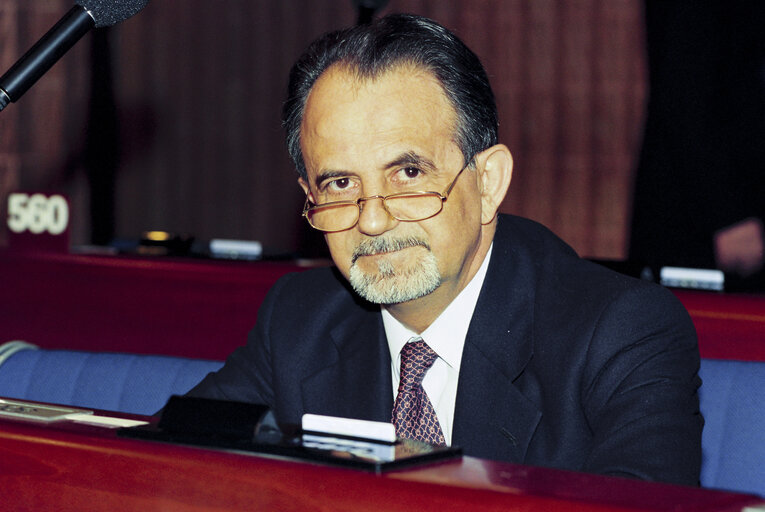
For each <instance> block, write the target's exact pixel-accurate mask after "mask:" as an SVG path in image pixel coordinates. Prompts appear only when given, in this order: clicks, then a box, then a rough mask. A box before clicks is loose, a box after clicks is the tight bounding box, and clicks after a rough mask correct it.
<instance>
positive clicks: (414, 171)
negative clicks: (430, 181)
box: [399, 167, 424, 180]
mask: <svg viewBox="0 0 765 512" xmlns="http://www.w3.org/2000/svg"><path fill="white" fill-rule="evenodd" d="M399 172H400V174H401V175H402V176H403V178H405V179H409V180H412V179H414V178H419V177H420V176H422V175H423V174H424V173H423V172H422V169H420V168H418V167H404V168H403V169H401V170H400V171H399Z"/></svg>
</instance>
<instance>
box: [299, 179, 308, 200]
mask: <svg viewBox="0 0 765 512" xmlns="http://www.w3.org/2000/svg"><path fill="white" fill-rule="evenodd" d="M298 185H300V188H302V189H303V192H305V195H307V196H309V195H311V189H310V188H309V187H308V182H307V181H306V180H304V179H303V178H298Z"/></svg>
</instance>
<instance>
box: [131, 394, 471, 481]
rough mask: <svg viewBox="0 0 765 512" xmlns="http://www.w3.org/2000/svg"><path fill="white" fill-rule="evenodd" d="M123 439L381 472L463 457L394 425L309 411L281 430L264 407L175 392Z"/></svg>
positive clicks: (459, 453) (453, 448)
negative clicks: (404, 434) (152, 420)
mask: <svg viewBox="0 0 765 512" xmlns="http://www.w3.org/2000/svg"><path fill="white" fill-rule="evenodd" d="M119 435H121V436H124V437H131V438H138V439H144V440H153V441H161V442H167V443H175V444H184V445H193V446H203V447H209V448H220V449H226V450H235V451H238V452H249V453H254V454H260V455H269V456H277V457H285V458H289V459H291V460H298V461H307V462H315V463H323V464H331V465H336V466H344V467H350V468H357V469H361V470H365V471H371V472H374V473H382V472H385V471H388V470H391V469H398V468H401V467H405V466H412V465H418V464H424V463H429V462H433V461H440V460H445V459H451V458H455V457H459V456H461V455H462V451H461V449H460V448H457V447H450V446H433V445H430V444H427V443H422V442H419V441H412V440H408V439H396V435H395V431H394V428H393V425H392V424H390V423H382V422H374V421H365V420H354V419H348V418H336V417H328V416H319V415H312V414H306V415H305V416H304V417H303V423H302V425H301V428H299V429H296V431H295V432H293V433H287V432H283V431H282V430H281V429H280V427H279V425H278V424H277V423H276V420H275V418H274V415H273V413H272V412H271V411H270V409H269V408H268V407H267V406H265V405H256V404H247V403H241V402H228V401H223V400H211V399H207V398H195V397H181V396H173V397H171V398H170V400H169V401H168V403H167V405H166V406H165V408H164V409H163V411H162V416H161V419H160V420H159V422H158V423H157V424H149V425H143V426H137V427H133V428H124V429H120V430H119Z"/></svg>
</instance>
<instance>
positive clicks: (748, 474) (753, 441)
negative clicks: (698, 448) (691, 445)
mask: <svg viewBox="0 0 765 512" xmlns="http://www.w3.org/2000/svg"><path fill="white" fill-rule="evenodd" d="M699 374H700V376H701V379H702V380H703V381H704V382H703V384H702V386H701V388H700V389H699V398H700V400H701V412H702V414H703V415H704V419H705V420H706V423H705V425H704V432H703V436H702V453H703V458H702V464H701V485H702V486H704V487H713V488H718V489H727V490H735V491H742V492H750V493H755V494H759V495H762V496H765V362H752V361H723V360H714V359H702V360H701V370H700V372H699Z"/></svg>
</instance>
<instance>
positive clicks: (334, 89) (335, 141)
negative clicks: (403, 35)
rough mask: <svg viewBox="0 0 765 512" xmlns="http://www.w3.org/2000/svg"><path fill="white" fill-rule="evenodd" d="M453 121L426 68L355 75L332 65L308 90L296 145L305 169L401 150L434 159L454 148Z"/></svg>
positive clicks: (368, 162)
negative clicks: (298, 140) (301, 153)
mask: <svg viewBox="0 0 765 512" xmlns="http://www.w3.org/2000/svg"><path fill="white" fill-rule="evenodd" d="M455 125H456V112H455V110H454V107H453V106H452V104H451V102H450V101H449V99H448V98H447V96H446V94H445V93H444V90H443V88H442V86H441V84H440V83H439V82H438V80H437V79H436V78H435V76H433V74H432V73H430V72H429V71H427V70H424V69H421V68H417V67H413V66H406V65H401V66H397V67H394V68H392V69H391V70H389V71H386V72H384V73H382V74H380V75H379V76H377V77H375V78H359V77H358V76H357V75H356V74H355V73H354V72H353V71H350V70H348V69H347V68H345V67H343V66H339V65H335V66H332V67H330V68H329V69H328V70H327V71H325V72H324V73H323V74H322V75H321V76H320V77H319V79H318V80H317V81H316V83H315V84H314V87H313V89H312V90H311V93H310V94H309V96H308V100H307V101H306V107H305V111H304V114H303V121H302V124H301V149H302V151H303V158H304V160H305V162H306V167H307V169H308V172H309V175H310V174H315V173H316V172H318V171H319V170H321V169H328V168H332V169H354V168H356V167H358V166H363V167H374V166H375V165H376V164H379V163H381V162H383V161H387V160H386V159H389V158H391V157H393V156H395V155H397V154H401V153H404V152H413V153H417V154H422V155H425V156H427V157H429V158H431V159H433V160H434V161H436V162H438V160H439V159H441V160H442V159H445V158H448V157H449V155H450V153H453V152H455V151H457V152H459V148H458V147H457V145H456V144H455V143H454V132H455ZM460 154H461V153H460Z"/></svg>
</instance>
